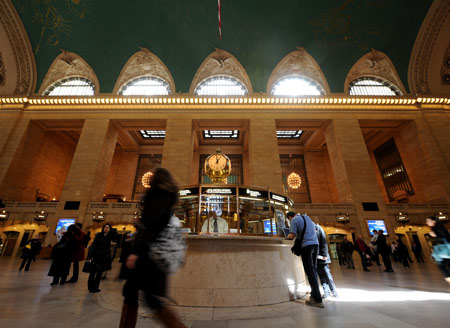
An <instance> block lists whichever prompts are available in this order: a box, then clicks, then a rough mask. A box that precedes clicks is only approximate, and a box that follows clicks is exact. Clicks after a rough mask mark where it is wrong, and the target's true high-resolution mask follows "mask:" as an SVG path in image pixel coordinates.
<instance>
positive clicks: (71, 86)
mask: <svg viewBox="0 0 450 328" xmlns="http://www.w3.org/2000/svg"><path fill="white" fill-rule="evenodd" d="M43 95H44V96H93V95H94V84H93V83H92V82H91V81H89V80H88V79H85V78H79V77H74V78H69V79H63V80H60V81H58V82H56V83H54V84H52V85H51V86H50V87H49V88H47V90H46V91H45V92H44V94H43Z"/></svg>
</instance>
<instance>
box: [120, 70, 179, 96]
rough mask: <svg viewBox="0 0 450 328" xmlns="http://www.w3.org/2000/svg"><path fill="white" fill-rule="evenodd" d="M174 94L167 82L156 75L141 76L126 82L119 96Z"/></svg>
mask: <svg viewBox="0 0 450 328" xmlns="http://www.w3.org/2000/svg"><path fill="white" fill-rule="evenodd" d="M171 93H172V91H171V89H170V85H169V83H168V82H166V80H163V79H162V78H160V77H157V76H154V75H141V76H138V77H135V78H132V79H131V80H129V81H127V82H125V83H124V84H123V85H122V86H121V87H120V88H119V91H118V92H117V94H119V95H123V96H167V95H170V94H171Z"/></svg>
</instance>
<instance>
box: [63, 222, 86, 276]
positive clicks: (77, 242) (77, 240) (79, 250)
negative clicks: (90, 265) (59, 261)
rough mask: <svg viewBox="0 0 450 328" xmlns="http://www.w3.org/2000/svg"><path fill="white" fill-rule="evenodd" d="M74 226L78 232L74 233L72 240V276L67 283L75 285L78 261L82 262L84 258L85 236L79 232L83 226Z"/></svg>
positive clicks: (78, 271)
mask: <svg viewBox="0 0 450 328" xmlns="http://www.w3.org/2000/svg"><path fill="white" fill-rule="evenodd" d="M75 226H76V227H77V229H78V231H76V233H75V235H74V236H73V239H74V252H73V256H72V263H73V274H72V278H70V279H69V280H68V281H67V283H68V284H70V283H75V282H77V281H78V275H79V273H80V261H83V260H84V257H85V249H86V248H85V234H84V232H83V231H82V230H81V228H82V227H83V225H82V224H81V223H75Z"/></svg>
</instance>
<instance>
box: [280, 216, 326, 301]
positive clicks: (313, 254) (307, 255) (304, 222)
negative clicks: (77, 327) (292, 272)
mask: <svg viewBox="0 0 450 328" xmlns="http://www.w3.org/2000/svg"><path fill="white" fill-rule="evenodd" d="M286 217H287V218H288V220H289V221H290V222H291V228H290V230H289V235H288V237H287V239H295V238H297V239H298V240H299V241H301V251H300V253H301V257H302V262H303V268H304V269H305V273H306V275H307V276H308V282H309V285H310V286H311V298H310V300H309V301H306V305H308V306H314V307H319V308H323V307H324V305H323V303H322V296H321V295H320V289H319V283H318V281H317V255H318V254H319V241H318V239H317V234H316V228H315V226H316V225H315V224H314V222H313V221H312V220H311V219H310V218H309V216H307V215H300V214H297V215H296V214H295V213H294V212H288V213H286ZM301 236H302V237H303V239H302V237H301Z"/></svg>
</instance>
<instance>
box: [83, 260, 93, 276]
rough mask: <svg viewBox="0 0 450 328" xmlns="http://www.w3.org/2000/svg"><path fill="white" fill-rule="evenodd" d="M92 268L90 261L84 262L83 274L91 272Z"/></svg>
mask: <svg viewBox="0 0 450 328" xmlns="http://www.w3.org/2000/svg"><path fill="white" fill-rule="evenodd" d="M91 267H92V259H90V260H86V261H84V265H83V270H82V271H83V272H86V273H89V272H91Z"/></svg>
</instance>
